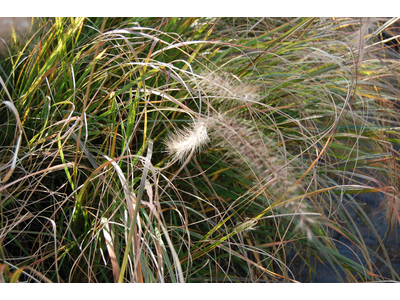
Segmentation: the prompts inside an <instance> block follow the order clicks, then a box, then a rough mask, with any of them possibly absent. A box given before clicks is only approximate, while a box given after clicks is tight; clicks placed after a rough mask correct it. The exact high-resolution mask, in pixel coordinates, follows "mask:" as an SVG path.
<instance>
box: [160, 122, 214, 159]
mask: <svg viewBox="0 0 400 300" xmlns="http://www.w3.org/2000/svg"><path fill="white" fill-rule="evenodd" d="M209 140H210V139H209V137H208V134H207V124H206V122H205V120H202V119H200V120H196V121H195V122H194V123H193V124H192V125H191V126H189V127H186V128H184V129H178V130H177V131H176V132H175V133H172V134H170V136H169V137H168V138H167V139H166V140H165V145H166V147H167V151H168V153H169V154H170V155H173V156H174V158H175V159H179V160H181V161H183V160H184V159H185V158H187V156H188V155H190V154H191V153H192V152H193V153H194V152H196V151H201V149H202V148H203V147H204V146H205V145H206V144H207V143H208V141H209Z"/></svg>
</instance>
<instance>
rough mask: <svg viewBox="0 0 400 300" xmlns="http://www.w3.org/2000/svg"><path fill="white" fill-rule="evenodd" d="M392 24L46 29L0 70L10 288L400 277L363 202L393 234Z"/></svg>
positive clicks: (119, 21) (395, 92) (94, 22)
mask: <svg viewBox="0 0 400 300" xmlns="http://www.w3.org/2000/svg"><path fill="white" fill-rule="evenodd" d="M394 21H396V20H395V19H393V20H392V19H374V20H365V19H361V20H359V19H350V18H346V19H337V18H336V19H318V18H294V19H285V18H275V19H260V18H254V19H252V18H249V19H245V18H237V19H228V18H221V19H218V18H215V19H210V18H105V19H103V18H88V19H87V18H55V19H52V18H50V19H48V18H41V19H38V20H37V22H38V23H33V24H34V26H37V27H35V30H36V31H34V32H35V33H33V35H32V38H31V39H29V40H28V41H23V42H20V43H19V44H18V43H13V44H10V45H9V47H10V51H9V54H7V55H5V56H4V58H3V59H2V63H1V65H0V67H1V68H0V77H1V80H2V82H1V97H2V100H3V102H2V105H1V108H0V109H1V115H0V116H1V119H2V121H1V131H0V135H1V137H0V139H1V148H0V151H1V157H2V161H1V167H0V179H1V184H0V201H1V211H0V213H1V220H0V222H1V230H0V260H1V265H0V279H1V280H3V281H7V282H8V281H10V282H11V281H18V280H20V281H21V280H22V281H29V282H36V281H41V282H44V281H53V282H281V281H284V282H296V281H302V282H309V281H318V278H317V277H318V274H319V270H320V268H321V266H323V265H325V266H327V268H329V269H330V270H331V271H332V273H333V274H334V277H335V278H336V279H337V281H340V282H370V281H382V280H396V281H397V280H400V278H399V274H398V270H396V267H395V266H394V265H393V257H394V253H395V250H394V248H393V247H391V246H390V245H389V244H388V243H387V238H386V236H382V235H381V234H380V232H378V231H377V229H376V228H375V226H374V225H373V219H372V217H371V216H370V215H368V214H367V213H366V212H365V210H364V208H363V205H362V203H360V202H359V200H358V199H359V198H358V197H357V196H356V195H357V194H361V193H365V192H373V193H383V194H384V198H382V200H381V201H382V209H385V210H386V215H387V219H386V220H385V221H384V222H387V224H388V232H387V235H390V234H391V232H393V231H395V230H396V228H397V224H399V220H400V217H399V213H398V197H399V196H398V195H399V191H398V186H399V177H398V174H397V166H398V157H399V156H398V151H397V150H396V149H398V144H399V137H398V128H399V121H398V116H397V115H398V113H397V110H396V109H397V106H398V103H397V102H396V101H397V99H398V96H399V83H398V82H399V81H398V75H399V73H398V72H399V63H398V60H397V57H398V54H397V53H395V52H394V51H392V50H390V49H389V47H387V45H385V43H387V42H386V41H385V38H383V33H384V32H385V33H390V32H391V30H395V24H396V23H395V22H394ZM37 28H39V29H37ZM386 40H387V38H386ZM17 50H18V51H17ZM11 53H12V54H11ZM14 53H15V54H14ZM355 216H357V217H358V218H361V219H362V220H363V224H365V228H367V229H366V230H368V232H370V235H371V236H372V237H373V238H374V239H375V240H376V242H377V243H376V245H378V246H377V247H376V248H373V247H371V246H370V245H369V244H368V243H367V242H366V241H365V235H364V234H363V230H365V228H364V229H363V228H359V225H358V224H359V222H358V221H357V220H356V218H357V217H355ZM343 249H347V252H350V253H351V255H345V252H343V251H342V250H343ZM316 276H317V277H316Z"/></svg>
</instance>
